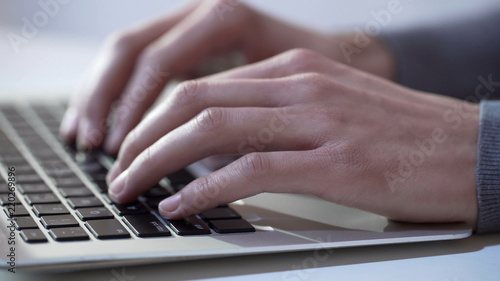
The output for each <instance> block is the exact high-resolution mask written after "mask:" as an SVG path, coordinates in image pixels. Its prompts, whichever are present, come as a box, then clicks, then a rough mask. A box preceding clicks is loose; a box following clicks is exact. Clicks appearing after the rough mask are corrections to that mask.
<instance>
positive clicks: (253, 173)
mask: <svg viewBox="0 0 500 281" xmlns="http://www.w3.org/2000/svg"><path fill="white" fill-rule="evenodd" d="M239 163H240V172H241V174H242V175H243V176H245V177H246V178H247V179H248V180H250V181H255V180H256V179H258V178H259V176H262V175H263V174H266V173H268V172H269V171H272V167H271V161H270V159H269V157H268V156H267V155H265V154H263V153H250V154H247V155H245V156H243V157H242V159H241V161H239Z"/></svg>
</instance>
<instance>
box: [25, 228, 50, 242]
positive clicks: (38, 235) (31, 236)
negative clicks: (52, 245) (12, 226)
mask: <svg viewBox="0 0 500 281" xmlns="http://www.w3.org/2000/svg"><path fill="white" fill-rule="evenodd" d="M19 235H20V236H21V237H22V238H23V240H24V241H26V242H27V243H42V242H47V238H45V235H43V232H42V231H41V230H40V229H25V230H23V231H21V232H19Z"/></svg>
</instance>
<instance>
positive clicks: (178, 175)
mask: <svg viewBox="0 0 500 281" xmlns="http://www.w3.org/2000/svg"><path fill="white" fill-rule="evenodd" d="M167 178H168V180H169V181H170V183H171V184H173V185H175V184H179V183H183V184H188V183H190V182H192V181H193V180H194V179H195V178H194V177H193V176H192V175H191V174H190V173H189V172H188V171H187V170H186V169H182V170H179V171H177V172H175V173H172V174H170V175H167Z"/></svg>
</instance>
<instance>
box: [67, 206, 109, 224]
mask: <svg viewBox="0 0 500 281" xmlns="http://www.w3.org/2000/svg"><path fill="white" fill-rule="evenodd" d="M76 215H77V216H78V218H80V219H81V220H82V221H86V220H97V219H111V218H113V213H111V212H110V211H109V210H108V209H107V208H105V207H96V208H81V209H77V210H76Z"/></svg>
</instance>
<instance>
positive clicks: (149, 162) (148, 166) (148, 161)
mask: <svg viewBox="0 0 500 281" xmlns="http://www.w3.org/2000/svg"><path fill="white" fill-rule="evenodd" d="M153 150H154V149H153V147H152V146H150V147H148V148H146V149H145V150H144V151H143V152H142V153H141V154H140V155H139V157H138V159H139V160H140V165H141V168H142V169H144V170H145V171H150V170H152V169H153V168H154V167H156V163H155V160H154V157H153V155H155V153H154V151H153Z"/></svg>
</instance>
